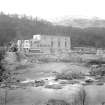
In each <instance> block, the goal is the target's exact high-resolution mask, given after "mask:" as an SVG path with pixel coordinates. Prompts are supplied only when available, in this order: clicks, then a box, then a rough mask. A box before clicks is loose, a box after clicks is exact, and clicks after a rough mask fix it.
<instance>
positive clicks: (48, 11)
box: [0, 0, 105, 21]
mask: <svg viewBox="0 0 105 105" xmlns="http://www.w3.org/2000/svg"><path fill="white" fill-rule="evenodd" d="M0 11H3V12H4V13H10V14H14V13H16V14H20V15H21V14H26V15H28V16H33V17H36V16H37V17H40V18H43V19H47V20H50V21H53V20H56V19H58V20H59V19H61V18H64V17H65V18H67V17H85V18H93V17H99V18H103V19H105V0H1V1H0Z"/></svg>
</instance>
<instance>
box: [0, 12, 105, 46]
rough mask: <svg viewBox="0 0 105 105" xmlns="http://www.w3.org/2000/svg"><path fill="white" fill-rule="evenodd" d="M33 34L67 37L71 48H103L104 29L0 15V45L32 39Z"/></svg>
mask: <svg viewBox="0 0 105 105" xmlns="http://www.w3.org/2000/svg"><path fill="white" fill-rule="evenodd" d="M34 34H47V35H68V36H71V42H72V46H92V47H104V46H105V27H103V28H100V27H88V28H84V29H82V28H76V27H72V26H61V25H53V23H51V22H48V21H45V20H41V19H38V18H32V17H28V16H25V15H24V16H21V17H19V16H18V15H16V14H14V15H9V14H8V15H6V14H4V13H0V45H5V44H6V43H8V42H9V41H11V40H17V39H28V38H32V35H34Z"/></svg>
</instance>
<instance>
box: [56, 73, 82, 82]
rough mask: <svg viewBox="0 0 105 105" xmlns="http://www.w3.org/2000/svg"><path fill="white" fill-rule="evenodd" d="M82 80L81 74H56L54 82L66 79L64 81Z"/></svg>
mask: <svg viewBox="0 0 105 105" xmlns="http://www.w3.org/2000/svg"><path fill="white" fill-rule="evenodd" d="M81 78H83V74H82V73H81V72H80V73H76V72H63V73H57V74H56V80H58V79H66V80H72V79H81Z"/></svg>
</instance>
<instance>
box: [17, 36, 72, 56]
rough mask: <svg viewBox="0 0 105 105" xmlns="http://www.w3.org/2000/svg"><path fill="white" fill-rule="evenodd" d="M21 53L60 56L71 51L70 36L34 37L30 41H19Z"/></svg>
mask: <svg viewBox="0 0 105 105" xmlns="http://www.w3.org/2000/svg"><path fill="white" fill-rule="evenodd" d="M17 46H18V49H19V51H24V52H27V53H44V54H57V53H58V54H59V53H68V52H70V50H71V40H70V36H54V35H33V38H32V39H29V40H18V41H17Z"/></svg>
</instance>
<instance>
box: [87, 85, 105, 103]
mask: <svg viewBox="0 0 105 105" xmlns="http://www.w3.org/2000/svg"><path fill="white" fill-rule="evenodd" d="M85 90H86V93H87V99H86V100H87V103H88V105H101V104H102V103H103V102H105V84H104V85H102V86H99V85H89V86H86V87H85Z"/></svg>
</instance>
